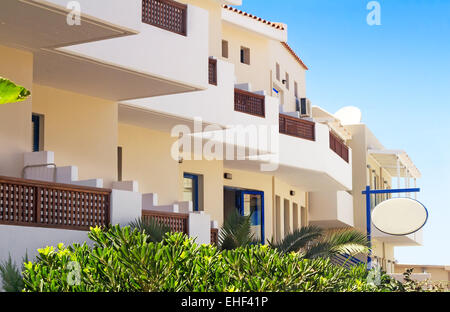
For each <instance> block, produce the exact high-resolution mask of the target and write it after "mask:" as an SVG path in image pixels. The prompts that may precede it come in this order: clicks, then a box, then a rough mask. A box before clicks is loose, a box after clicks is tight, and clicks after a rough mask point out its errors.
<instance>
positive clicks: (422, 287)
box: [402, 268, 449, 292]
mask: <svg viewBox="0 0 450 312" xmlns="http://www.w3.org/2000/svg"><path fill="white" fill-rule="evenodd" d="M413 271H414V269H413V268H411V269H406V271H405V272H404V273H403V279H404V280H405V282H404V283H403V284H402V290H403V291H406V292H424V291H427V292H446V291H448V290H449V287H448V286H449V284H448V282H433V281H430V280H426V281H421V282H419V281H416V280H414V279H413V278H412V274H413Z"/></svg>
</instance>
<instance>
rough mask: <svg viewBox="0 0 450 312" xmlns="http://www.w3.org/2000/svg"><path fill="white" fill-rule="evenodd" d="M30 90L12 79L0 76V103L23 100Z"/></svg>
mask: <svg viewBox="0 0 450 312" xmlns="http://www.w3.org/2000/svg"><path fill="white" fill-rule="evenodd" d="M30 94H31V92H30V91H28V90H27V89H26V88H24V87H22V86H18V85H16V84H14V83H13V82H12V81H10V80H8V79H6V78H2V77H0V105H1V104H8V103H15V102H20V101H23V100H25V99H26V98H27V97H28V96H30Z"/></svg>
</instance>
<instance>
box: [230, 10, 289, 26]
mask: <svg viewBox="0 0 450 312" xmlns="http://www.w3.org/2000/svg"><path fill="white" fill-rule="evenodd" d="M223 8H224V9H227V10H229V11H232V12H235V13H238V14H241V15H243V16H247V17H249V18H252V19H254V20H256V21H258V22H261V23H264V24H266V25H269V26H271V27H273V28H275V29H279V30H285V28H284V25H283V24H281V23H274V22H270V21H267V20H265V19H262V18H261V17H258V16H255V15H252V14H250V13H247V12H244V11H241V10H238V9H236V8H233V7H231V6H229V5H226V4H224V5H223Z"/></svg>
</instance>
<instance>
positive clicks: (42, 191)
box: [0, 177, 111, 230]
mask: <svg viewBox="0 0 450 312" xmlns="http://www.w3.org/2000/svg"><path fill="white" fill-rule="evenodd" d="M110 197H111V190H108V189H99V188H91V187H81V186H74V185H67V184H58V183H48V182H41V181H34V180H24V179H17V178H9V177H0V224H6V225H21V226H38V227H47V228H64V229H71V230H89V228H90V227H91V226H97V225H98V226H106V225H109V223H110Z"/></svg>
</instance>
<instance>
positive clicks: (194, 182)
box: [183, 173, 199, 211]
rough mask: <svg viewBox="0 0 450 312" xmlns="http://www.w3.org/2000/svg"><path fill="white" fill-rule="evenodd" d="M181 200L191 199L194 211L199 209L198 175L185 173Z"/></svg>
mask: <svg viewBox="0 0 450 312" xmlns="http://www.w3.org/2000/svg"><path fill="white" fill-rule="evenodd" d="M183 200H184V201H191V202H192V205H193V208H194V211H199V205H198V176H197V175H194V174H189V173H185V174H184V179H183Z"/></svg>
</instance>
